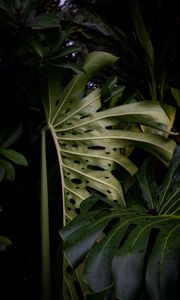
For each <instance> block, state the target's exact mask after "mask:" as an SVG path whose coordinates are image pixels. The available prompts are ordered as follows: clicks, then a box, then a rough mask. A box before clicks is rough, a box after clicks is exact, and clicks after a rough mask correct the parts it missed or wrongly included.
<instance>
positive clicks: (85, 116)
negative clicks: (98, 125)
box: [80, 114, 89, 119]
mask: <svg viewBox="0 0 180 300" xmlns="http://www.w3.org/2000/svg"><path fill="white" fill-rule="evenodd" d="M87 117H89V114H88V115H84V116H81V117H80V119H85V118H87Z"/></svg>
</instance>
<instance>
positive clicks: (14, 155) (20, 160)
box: [0, 149, 28, 166]
mask: <svg viewBox="0 0 180 300" xmlns="http://www.w3.org/2000/svg"><path fill="white" fill-rule="evenodd" d="M0 153H1V154H2V155H3V156H4V157H6V158H8V159H9V160H11V161H12V162H14V163H16V164H17V165H22V166H27V165H28V164H27V160H26V158H25V157H24V155H22V154H21V153H19V152H17V151H15V150H12V149H0Z"/></svg>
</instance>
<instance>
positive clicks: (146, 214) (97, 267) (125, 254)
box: [60, 147, 180, 300]
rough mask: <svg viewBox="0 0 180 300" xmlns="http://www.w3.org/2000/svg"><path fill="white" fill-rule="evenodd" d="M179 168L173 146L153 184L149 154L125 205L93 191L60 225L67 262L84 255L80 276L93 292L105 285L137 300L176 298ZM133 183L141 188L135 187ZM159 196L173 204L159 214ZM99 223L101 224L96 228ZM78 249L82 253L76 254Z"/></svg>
mask: <svg viewBox="0 0 180 300" xmlns="http://www.w3.org/2000/svg"><path fill="white" fill-rule="evenodd" d="M179 168H180V159H179V147H177V149H176V151H175V152H174V155H173V158H172V161H171V164H170V166H169V169H168V170H167V174H166V176H165V179H164V181H163V182H162V184H161V185H157V183H156V181H155V176H154V168H152V160H151V159H148V160H147V161H146V162H145V163H144V164H143V165H142V167H141V168H140V170H139V171H138V173H137V181H136V182H135V184H134V186H133V187H132V188H131V190H130V191H129V192H128V194H127V199H126V202H127V207H126V208H125V207H124V208H123V207H121V206H120V205H119V204H116V203H113V202H111V201H109V200H108V199H107V198H105V199H103V198H102V197H98V195H97V196H92V197H90V198H88V199H86V200H84V201H83V202H82V203H81V205H80V209H81V214H80V215H79V216H77V217H76V218H75V219H74V220H73V221H72V222H70V223H69V224H68V225H67V226H65V228H63V229H61V230H60V235H61V236H62V238H63V240H64V251H65V254H66V257H67V258H68V260H69V263H70V264H72V265H73V266H74V267H76V266H78V265H79V264H80V263H81V261H82V260H83V262H84V279H85V280H86V282H87V283H88V285H89V287H90V289H91V290H92V291H93V292H94V293H95V295H96V294H98V293H100V295H101V292H102V293H103V291H104V290H105V289H108V288H109V291H111V288H112V286H113V290H114V293H115V296H116V298H117V299H123V300H136V299H140V298H141V297H143V296H145V295H146V296H147V297H148V299H150V300H161V299H163V300H164V299H165V300H168V299H169V298H170V297H171V296H172V297H173V298H176V292H177V288H178V278H179V267H178V264H179V250H180V235H179V232H180V223H179V221H180V216H179V215H178V209H179V207H180V205H179V204H180V199H179V170H180V169H179ZM148 176H149V177H150V178H148ZM138 184H140V188H141V189H142V193H141V192H140V190H139V189H137V186H138ZM171 185H173V188H172V186H171ZM172 193H174V194H175V196H174V194H173V195H172ZM161 197H163V204H164V206H165V207H166V205H165V204H167V205H168V207H171V208H172V209H171V210H168V211H167V213H164V212H162V215H161V212H159V211H158V209H157V207H158V201H159V203H162V202H161ZM174 207H177V209H173V208H174ZM86 216H87V220H86ZM85 220H86V222H87V224H86V225H85V223H84V222H85ZM100 224H101V225H102V224H103V225H104V226H102V227H101V228H100ZM92 228H93V230H92ZM69 229H70V231H71V235H69V234H68V231H69ZM89 229H90V230H89ZM96 230H97V231H96ZM99 230H100V231H99ZM85 232H87V233H85ZM95 232H98V234H97V237H95ZM71 237H72V243H71V242H70V240H71ZM87 238H88V239H89V241H90V243H89V244H88V246H87ZM74 241H75V242H74ZM77 245H78V248H77V247H76V246H77ZM79 249H81V250H80V251H81V253H83V256H81V258H80V257H79ZM111 293H113V291H111ZM92 295H93V294H92ZM92 295H91V296H92Z"/></svg>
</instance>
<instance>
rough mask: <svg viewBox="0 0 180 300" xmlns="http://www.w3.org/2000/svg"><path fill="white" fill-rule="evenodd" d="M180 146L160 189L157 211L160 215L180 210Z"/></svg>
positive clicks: (175, 152)
mask: <svg viewBox="0 0 180 300" xmlns="http://www.w3.org/2000/svg"><path fill="white" fill-rule="evenodd" d="M179 192H180V146H177V147H176V149H175V151H174V155H173V158H172V160H171V163H170V166H169V170H168V173H167V174H166V176H165V178H164V181H163V182H162V184H161V186H160V187H159V191H158V194H159V202H158V204H157V209H158V211H159V212H160V213H176V214H177V212H178V211H179V209H180V206H179V204H180V199H179Z"/></svg>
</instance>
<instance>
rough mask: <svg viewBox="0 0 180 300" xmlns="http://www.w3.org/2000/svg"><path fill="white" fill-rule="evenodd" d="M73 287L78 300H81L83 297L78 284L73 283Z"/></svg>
mask: <svg viewBox="0 0 180 300" xmlns="http://www.w3.org/2000/svg"><path fill="white" fill-rule="evenodd" d="M74 287H75V290H76V292H77V295H78V298H79V300H83V299H84V296H83V293H82V290H81V286H80V284H79V282H78V281H74Z"/></svg>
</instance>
